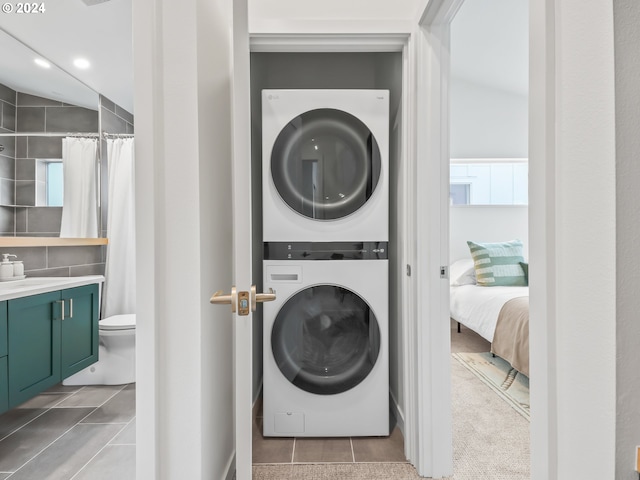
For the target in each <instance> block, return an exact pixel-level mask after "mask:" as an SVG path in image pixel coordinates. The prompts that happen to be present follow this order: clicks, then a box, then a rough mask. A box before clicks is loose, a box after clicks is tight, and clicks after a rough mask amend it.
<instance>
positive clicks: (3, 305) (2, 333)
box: [0, 302, 9, 413]
mask: <svg viewBox="0 0 640 480" xmlns="http://www.w3.org/2000/svg"><path fill="white" fill-rule="evenodd" d="M7 368H8V366H7V302H0V413H2V412H4V411H6V410H8V409H9V377H8V372H7Z"/></svg>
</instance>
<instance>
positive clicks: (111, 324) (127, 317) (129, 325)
mask: <svg viewBox="0 0 640 480" xmlns="http://www.w3.org/2000/svg"><path fill="white" fill-rule="evenodd" d="M99 325H100V327H99V328H100V330H107V331H109V330H135V328H136V316H135V314H133V313H129V314H124V315H113V316H111V317H107V318H103V319H102V320H100V322H99Z"/></svg>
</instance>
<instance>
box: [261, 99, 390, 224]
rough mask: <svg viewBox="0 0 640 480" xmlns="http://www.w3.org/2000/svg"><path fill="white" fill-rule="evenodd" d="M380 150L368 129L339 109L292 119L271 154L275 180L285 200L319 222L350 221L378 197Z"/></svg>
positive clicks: (279, 136)
mask: <svg viewBox="0 0 640 480" xmlns="http://www.w3.org/2000/svg"><path fill="white" fill-rule="evenodd" d="M380 169H381V158H380V148H379V147H378V143H377V142H376V139H375V138H374V137H373V135H372V134H371V131H370V130H369V129H368V128H367V126H366V125H365V124H364V123H363V122H362V121H360V120H359V119H358V118H356V117H354V116H353V115H351V114H349V113H346V112H343V111H341V110H336V109H329V108H323V109H317V110H311V111H308V112H305V113H303V114H301V115H299V116H298V117H296V118H294V119H293V120H291V121H290V122H289V123H288V124H287V125H286V126H285V127H284V128H283V129H282V131H281V132H280V134H279V135H278V137H277V139H276V141H275V143H274V145H273V149H272V152H271V175H272V179H273V182H274V185H275V187H276V190H277V191H278V194H279V195H280V197H281V198H282V200H283V201H284V202H285V203H286V204H287V205H288V206H289V207H291V208H292V209H293V210H295V211H296V212H297V213H299V214H301V215H304V216H305V217H308V218H312V219H316V220H335V219H338V218H342V217H346V216H348V215H350V214H352V213H354V212H356V211H357V210H358V209H359V208H361V207H362V206H363V205H364V204H365V203H366V202H367V200H369V198H370V197H371V196H372V195H373V192H374V190H375V188H376V185H377V184H378V180H379V179H380V173H381V172H380Z"/></svg>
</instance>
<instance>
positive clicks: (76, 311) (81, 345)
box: [60, 284, 98, 379]
mask: <svg viewBox="0 0 640 480" xmlns="http://www.w3.org/2000/svg"><path fill="white" fill-rule="evenodd" d="M61 299H62V300H63V301H64V308H65V314H64V320H62V321H61V322H60V324H61V326H62V349H61V365H62V378H63V379H64V378H67V377H68V376H70V375H73V374H74V373H76V372H79V371H80V370H82V369H83V368H85V367H87V366H89V365H91V364H92V363H95V362H97V361H98V285H97V284H94V285H86V286H84V287H77V288H70V289H68V290H63V291H62V296H61Z"/></svg>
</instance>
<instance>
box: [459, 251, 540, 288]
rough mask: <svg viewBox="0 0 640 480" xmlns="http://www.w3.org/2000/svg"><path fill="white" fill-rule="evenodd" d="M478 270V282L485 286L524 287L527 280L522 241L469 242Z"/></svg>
mask: <svg viewBox="0 0 640 480" xmlns="http://www.w3.org/2000/svg"><path fill="white" fill-rule="evenodd" d="M467 245H469V250H471V257H472V258H473V265H474V267H475V271H476V281H477V284H478V285H480V286H483V287H498V286H501V287H524V286H526V285H527V280H526V277H525V275H524V270H523V269H522V266H521V265H520V262H524V257H523V256H522V242H521V241H520V240H512V241H510V242H500V243H476V242H467Z"/></svg>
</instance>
